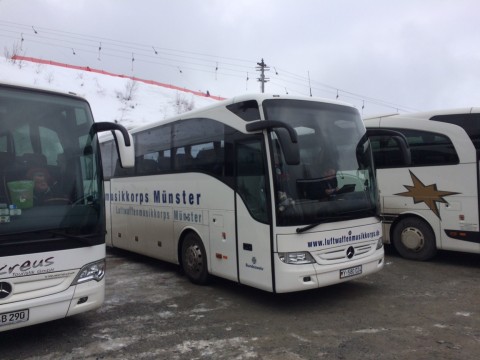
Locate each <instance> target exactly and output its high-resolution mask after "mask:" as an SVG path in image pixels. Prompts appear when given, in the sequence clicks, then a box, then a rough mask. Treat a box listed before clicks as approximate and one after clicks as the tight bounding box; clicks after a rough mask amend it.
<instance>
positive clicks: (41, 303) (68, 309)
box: [0, 278, 105, 332]
mask: <svg viewBox="0 0 480 360" xmlns="http://www.w3.org/2000/svg"><path fill="white" fill-rule="evenodd" d="M104 299H105V278H103V279H102V280H101V281H98V282H97V281H88V282H86V283H83V284H78V285H74V286H70V287H69V288H68V289H66V290H65V291H62V292H59V293H56V294H51V295H47V296H42V297H38V298H33V299H28V300H23V301H16V302H13V303H7V304H3V305H2V307H1V309H0V316H2V314H4V315H5V316H6V314H15V313H18V312H19V311H24V313H23V314H22V317H23V319H19V320H20V321H18V322H15V323H10V324H8V325H4V326H0V332H2V331H7V330H12V329H16V328H20V327H25V326H30V325H35V324H40V323H43V322H47V321H51V320H57V319H61V318H64V317H67V316H71V315H75V314H79V313H82V312H85V311H89V310H94V309H97V308H99V307H100V306H101V305H102V304H103V302H104ZM25 311H27V312H25ZM27 313H28V320H27V319H25V314H27Z"/></svg>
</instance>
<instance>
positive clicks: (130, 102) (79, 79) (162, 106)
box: [0, 57, 217, 129]
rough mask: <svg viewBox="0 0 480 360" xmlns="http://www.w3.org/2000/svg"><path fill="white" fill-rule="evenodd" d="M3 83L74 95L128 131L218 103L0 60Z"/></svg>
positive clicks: (136, 83)
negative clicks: (85, 100)
mask: <svg viewBox="0 0 480 360" xmlns="http://www.w3.org/2000/svg"><path fill="white" fill-rule="evenodd" d="M0 82H10V83H18V84H24V85H29V86H31V85H35V86H40V87H43V88H48V89H53V90H60V91H64V92H74V93H75V94H77V95H80V96H83V97H85V98H86V99H87V100H88V101H89V103H90V106H91V107H92V111H93V116H94V117H95V120H96V121H111V122H115V121H117V122H118V123H120V124H122V125H124V126H126V127H127V128H129V129H130V128H133V127H136V126H138V125H142V124H147V123H150V122H153V121H158V120H162V119H165V118H168V117H170V116H173V115H177V114H179V113H183V112H185V111H186V110H188V109H192V108H195V109H198V108H201V107H203V106H206V105H210V104H212V103H215V102H217V100H214V99H211V98H206V97H202V96H196V95H194V94H190V93H185V92H182V91H178V90H172V89H168V88H164V87H160V86H156V85H148V84H145V83H142V82H140V81H132V80H130V79H125V78H120V77H114V76H109V75H103V74H98V73H93V72H88V71H81V70H73V69H67V68H63V67H58V66H53V65H44V64H36V63H32V62H27V61H21V62H18V61H17V62H16V63H15V64H13V63H11V62H9V61H7V59H5V58H3V57H0Z"/></svg>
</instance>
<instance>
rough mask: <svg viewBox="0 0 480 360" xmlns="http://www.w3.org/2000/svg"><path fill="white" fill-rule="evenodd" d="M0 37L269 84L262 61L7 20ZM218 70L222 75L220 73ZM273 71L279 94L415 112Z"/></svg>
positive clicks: (74, 53)
mask: <svg viewBox="0 0 480 360" xmlns="http://www.w3.org/2000/svg"><path fill="white" fill-rule="evenodd" d="M14 29H17V30H14ZM0 37H4V38H9V39H16V40H17V41H21V47H22V48H23V45H24V44H25V43H34V44H39V45H41V46H49V47H53V48H62V49H66V50H68V53H69V54H70V56H77V55H79V54H82V53H83V54H91V55H92V56H94V55H95V56H96V59H97V60H101V58H105V57H109V58H113V59H117V60H124V61H125V63H124V64H125V68H127V66H129V67H130V69H131V71H132V72H133V70H134V66H133V63H134V62H135V64H141V63H145V64H152V65H156V66H162V67H169V68H175V69H177V68H178V67H179V66H180V65H181V66H182V69H185V70H190V71H193V72H203V73H210V74H212V75H213V76H214V77H215V80H217V79H218V77H219V76H226V77H232V78H238V79H242V80H241V81H242V82H243V81H245V73H247V74H248V73H249V72H252V71H255V70H258V66H260V67H261V68H262V66H261V64H262V63H263V64H264V67H263V68H262V69H263V72H261V75H260V78H259V79H258V80H259V81H260V82H261V91H262V92H264V91H265V83H266V82H268V81H269V80H270V79H269V78H266V77H265V71H268V70H269V69H270V68H268V69H267V65H266V64H265V63H264V61H263V59H262V62H261V63H256V62H255V61H252V60H247V59H239V58H234V57H223V56H218V55H212V54H205V53H199V52H192V51H186V50H179V49H172V48H163V47H161V46H158V45H155V44H148V45H147V44H142V43H137V42H129V41H123V40H116V39H110V38H103V37H99V36H92V35H85V34H79V33H74V32H68V31H61V30H56V29H50V28H44V27H38V26H30V25H25V24H19V23H14V22H10V21H6V20H0ZM65 54H66V53H65ZM133 54H135V55H133ZM80 58H82V57H80ZM82 59H83V58H82ZM255 63H256V64H257V67H256V68H254V66H252V64H255ZM127 64H128V65H127ZM139 68H140V66H137V65H136V66H135V69H139ZM220 69H221V71H219V70H220ZM274 70H275V80H276V81H275V82H272V85H273V84H275V85H276V86H278V87H279V88H281V89H282V91H283V90H284V89H285V92H288V91H287V90H286V89H287V84H288V88H289V90H291V91H294V92H297V93H302V94H305V92H304V91H303V90H301V89H302V88H305V87H306V86H308V90H309V92H308V94H306V95H310V96H312V90H313V91H315V92H317V91H320V92H326V93H329V94H331V93H333V94H335V95H336V98H338V97H339V96H340V95H341V97H342V98H350V99H355V100H360V101H363V103H362V106H364V103H365V101H366V102H367V103H372V104H376V105H379V106H384V107H388V108H394V109H404V110H405V111H415V110H416V109H412V108H409V107H407V106H403V105H399V104H396V103H394V102H389V101H384V100H381V99H376V98H374V97H371V96H365V95H362V94H357V93H354V92H351V91H348V90H345V89H340V88H338V87H335V86H332V85H329V84H325V83H322V82H320V81H316V80H314V79H311V78H310V72H309V71H308V72H307V74H308V76H307V77H305V76H302V75H298V74H296V73H293V72H290V71H288V70H285V69H281V68H277V67H274ZM247 78H248V75H247ZM247 81H248V80H247ZM277 81H281V82H282V84H278V83H277ZM292 85H293V87H292ZM295 88H297V90H296V91H295V90H294V89H295Z"/></svg>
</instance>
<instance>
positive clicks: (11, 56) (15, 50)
mask: <svg viewBox="0 0 480 360" xmlns="http://www.w3.org/2000/svg"><path fill="white" fill-rule="evenodd" d="M21 52H22V46H21V45H20V44H19V43H18V42H17V41H15V42H14V43H13V45H12V48H11V49H9V48H7V47H4V50H3V56H5V59H6V60H7V62H9V63H12V64H16V65H18V67H19V68H20V69H21V68H22V67H23V61H22V60H17V59H16V56H17V55H21Z"/></svg>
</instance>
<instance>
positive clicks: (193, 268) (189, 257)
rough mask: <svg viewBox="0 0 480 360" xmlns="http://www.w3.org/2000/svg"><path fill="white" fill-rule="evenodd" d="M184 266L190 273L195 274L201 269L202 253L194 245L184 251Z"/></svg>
mask: <svg viewBox="0 0 480 360" xmlns="http://www.w3.org/2000/svg"><path fill="white" fill-rule="evenodd" d="M185 260H186V263H187V264H186V265H187V268H188V269H189V271H190V272H192V273H197V272H199V271H200V270H201V268H202V252H201V251H200V248H199V247H198V246H196V245H192V246H190V247H189V248H188V249H187V251H186V256H185Z"/></svg>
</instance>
